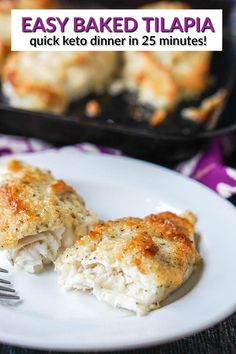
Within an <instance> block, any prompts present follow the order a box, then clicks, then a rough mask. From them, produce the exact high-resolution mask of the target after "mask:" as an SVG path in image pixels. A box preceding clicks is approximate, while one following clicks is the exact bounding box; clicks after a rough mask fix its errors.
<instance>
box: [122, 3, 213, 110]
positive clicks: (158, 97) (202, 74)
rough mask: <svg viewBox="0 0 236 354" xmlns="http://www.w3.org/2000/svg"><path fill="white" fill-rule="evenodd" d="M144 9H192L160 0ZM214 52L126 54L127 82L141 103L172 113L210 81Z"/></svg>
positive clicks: (125, 73)
mask: <svg viewBox="0 0 236 354" xmlns="http://www.w3.org/2000/svg"><path fill="white" fill-rule="evenodd" d="M142 8H143V9H157V10H163V9H177V10H178V9H189V8H190V6H189V5H188V4H186V3H184V2H171V1H162V2H161V1H160V2H156V3H151V4H148V5H146V6H143V7H142ZM211 57H212V55H211V52H206V51H202V52H196V51H187V52H185V51H164V52H162V51H153V52H145V51H143V52H142V51H141V52H135V51H134V52H124V70H123V80H124V85H125V87H126V88H127V89H128V90H129V91H131V92H135V93H136V95H137V100H138V101H139V102H140V103H143V104H146V105H149V106H152V107H153V108H155V109H158V110H159V109H160V110H163V111H166V112H167V113H168V112H171V111H172V110H174V109H175V108H176V106H177V105H178V103H179V102H180V101H181V100H185V99H187V100H188V99H192V98H193V97H197V96H199V95H200V94H201V93H202V92H203V91H204V90H205V89H206V88H207V86H208V85H209V82H210V75H209V72H210V63H211Z"/></svg>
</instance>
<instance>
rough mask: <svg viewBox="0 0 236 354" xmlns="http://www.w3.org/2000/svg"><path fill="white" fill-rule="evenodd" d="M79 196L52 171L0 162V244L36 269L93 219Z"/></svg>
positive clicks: (24, 265) (18, 262) (27, 267)
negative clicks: (53, 174) (56, 178)
mask: <svg viewBox="0 0 236 354" xmlns="http://www.w3.org/2000/svg"><path fill="white" fill-rule="evenodd" d="M97 221H98V220H97V217H96V215H95V213H93V212H92V211H90V210H88V209H87V208H86V207H85V203H84V200H83V198H82V197H80V196H79V195H78V194H77V193H76V192H75V190H74V189H73V188H72V187H71V186H69V185H67V184H66V183H65V182H64V181H63V180H55V178H54V177H53V176H52V174H51V172H50V171H44V170H41V169H39V168H36V167H33V166H30V165H27V164H25V163H23V162H21V161H18V160H9V161H7V162H5V163H4V164H2V165H1V166H0V247H1V248H2V249H6V250H7V251H8V255H9V258H10V260H11V261H12V262H13V263H14V264H16V265H18V266H20V267H22V268H24V269H25V270H26V271H28V272H39V271H41V270H42V269H43V267H44V265H45V264H49V263H52V262H54V261H55V260H56V258H57V256H58V255H59V253H60V252H61V251H62V250H65V248H67V247H70V246H72V245H73V244H74V243H75V241H76V240H77V239H78V238H80V237H81V236H82V235H85V234H87V232H89V229H90V227H91V226H93V225H94V224H95V223H96V222H97Z"/></svg>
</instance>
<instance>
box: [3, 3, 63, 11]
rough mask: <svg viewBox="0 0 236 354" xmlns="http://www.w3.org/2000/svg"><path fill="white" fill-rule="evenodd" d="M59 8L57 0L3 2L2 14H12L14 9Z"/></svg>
mask: <svg viewBox="0 0 236 354" xmlns="http://www.w3.org/2000/svg"><path fill="white" fill-rule="evenodd" d="M57 6H58V3H57V1H55V0H1V1H0V12H5V13H10V11H11V10H12V9H53V8H56V7H57Z"/></svg>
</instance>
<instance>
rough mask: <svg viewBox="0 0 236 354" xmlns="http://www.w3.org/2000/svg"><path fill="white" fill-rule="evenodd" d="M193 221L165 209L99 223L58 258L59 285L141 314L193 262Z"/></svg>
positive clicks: (190, 216) (180, 278) (181, 278)
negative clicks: (86, 292) (137, 216)
mask: <svg viewBox="0 0 236 354" xmlns="http://www.w3.org/2000/svg"><path fill="white" fill-rule="evenodd" d="M194 225H195V218H194V216H193V214H191V213H187V214H185V215H183V216H182V217H179V216H177V215H175V214H173V213H169V212H165V213H160V214H157V215H150V216H148V217H146V218H144V219H140V218H123V219H119V220H116V221H107V222H105V223H103V224H99V225H97V226H95V228H94V229H93V230H92V231H91V232H90V233H89V235H88V236H85V237H83V238H82V239H81V240H79V241H77V242H76V245H75V246H74V247H72V248H70V249H67V250H66V251H65V253H64V254H63V255H62V256H61V257H59V259H58V260H57V262H56V269H57V270H58V271H59V273H60V280H59V281H60V284H61V285H62V286H63V287H65V288H66V289H71V290H73V289H77V290H87V291H90V292H92V293H93V294H94V295H95V296H96V297H97V298H98V299H99V300H102V301H106V302H108V303H109V304H111V305H112V306H118V307H123V308H126V309H129V310H132V311H135V312H136V313H137V314H138V315H142V314H145V313H147V312H148V311H150V310H152V309H155V308H158V307H159V304H160V302H161V301H162V300H163V299H164V298H165V297H166V296H168V295H169V294H170V293H171V292H172V291H174V290H175V289H176V288H177V287H179V286H180V285H181V284H182V283H183V282H184V281H185V280H186V279H187V278H188V277H189V276H190V274H191V273H192V271H193V269H194V266H195V265H196V264H197V263H198V261H199V259H200V257H199V255H198V252H197V250H196V248H195V245H194V240H193V233H194Z"/></svg>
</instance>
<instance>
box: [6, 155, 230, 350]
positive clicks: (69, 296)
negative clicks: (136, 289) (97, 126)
mask: <svg viewBox="0 0 236 354" xmlns="http://www.w3.org/2000/svg"><path fill="white" fill-rule="evenodd" d="M23 159H24V160H25V161H26V162H29V163H32V164H34V165H38V166H40V167H43V168H48V169H51V170H52V171H53V173H54V175H55V176H56V177H58V178H63V179H65V180H66V181H67V182H69V183H71V184H72V185H73V186H74V187H75V188H76V189H77V190H78V192H79V193H81V195H83V196H84V198H85V199H86V202H87V205H88V206H89V207H91V208H93V209H94V210H96V211H97V212H98V214H99V216H100V217H101V218H104V219H107V218H117V217H123V216H144V215H147V214H149V213H153V212H158V211H161V210H172V211H177V212H182V211H184V210H185V209H191V210H193V211H194V212H195V213H196V214H197V215H198V218H199V222H198V230H199V232H200V234H201V237H200V242H199V249H200V253H201V255H202V257H203V259H204V266H203V267H202V269H199V270H198V272H196V273H195V274H194V275H193V276H192V278H191V279H190V280H189V281H188V282H187V283H186V284H185V285H184V286H183V287H182V288H180V289H179V290H178V291H177V292H176V293H175V294H174V295H173V296H172V297H171V298H170V299H169V300H168V301H167V302H166V305H165V306H164V307H162V308H161V309H160V310H157V311H154V312H152V313H150V314H149V315H147V316H144V317H136V316H134V315H133V314H132V313H129V312H127V311H122V310H119V309H112V308H110V307H109V306H107V305H105V304H103V303H100V302H98V301H97V300H96V299H95V298H94V297H92V296H91V295H88V294H82V293H66V292H64V291H63V290H62V289H60V288H59V287H58V285H57V274H56V273H54V272H53V271H52V270H51V271H47V272H45V273H43V274H41V275H37V276H35V275H29V274H26V273H24V272H23V271H20V270H18V269H14V268H12V267H11V266H10V265H9V264H8V262H7V261H6V260H5V256H3V255H1V258H0V265H1V266H4V267H6V268H8V269H9V270H10V276H9V278H10V280H11V281H12V282H13V283H14V285H15V287H16V288H17V290H18V291H19V294H20V296H21V297H22V298H23V302H22V303H20V304H18V305H17V306H4V305H0V318H1V320H0V342H7V343H11V344H15V345H20V346H27V347H33V348H41V349H55V350H67V351H70V350H81V351H82V350H83V351H84V350H112V349H124V348H133V347H140V346H146V345H153V344H160V343H163V342H167V341H171V340H175V339H177V338H180V337H183V336H187V335H190V334H192V333H194V332H196V331H200V330H202V329H205V328H206V327H209V326H212V325H213V324H215V323H216V322H218V321H220V320H222V319H224V318H225V317H226V316H228V315H230V314H231V313H232V312H233V311H235V309H236V283H235V274H236V257H235V253H236V212H235V208H234V207H233V206H232V205H231V204H229V203H228V202H226V201H224V200H223V199H221V198H220V197H218V196H217V195H216V194H215V193H213V192H211V191H210V190H209V189H207V188H205V187H203V186H202V185H200V184H198V183H196V182H194V181H191V180H189V179H186V178H185V177H182V176H180V175H178V174H177V173H175V172H172V171H169V170H167V169H165V168H162V167H158V166H155V165H152V164H149V163H146V162H141V161H136V160H132V159H128V158H123V157H116V156H98V155H86V154H81V153H79V152H74V153H73V152H46V153H39V154H32V155H27V156H26V155H23Z"/></svg>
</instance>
